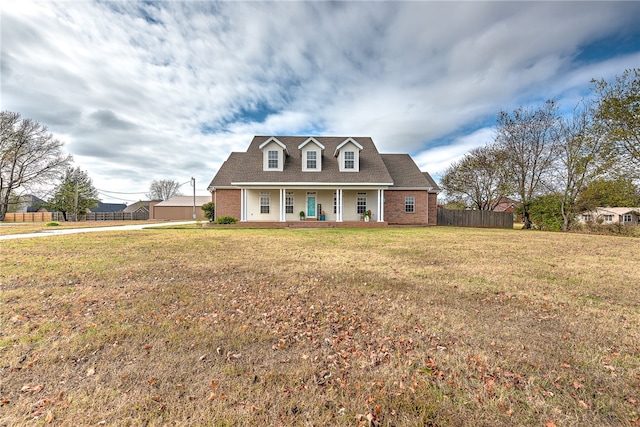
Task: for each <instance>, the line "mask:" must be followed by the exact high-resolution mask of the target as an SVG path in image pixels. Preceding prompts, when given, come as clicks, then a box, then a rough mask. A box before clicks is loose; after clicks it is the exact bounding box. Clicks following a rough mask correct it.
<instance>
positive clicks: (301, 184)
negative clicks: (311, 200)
mask: <svg viewBox="0 0 640 427" xmlns="http://www.w3.org/2000/svg"><path fill="white" fill-rule="evenodd" d="M283 184H286V185H287V187H289V188H291V187H311V186H315V187H335V186H343V187H349V188H354V189H355V188H358V187H362V188H364V187H390V186H392V185H393V182H282V181H277V182H232V183H231V185H233V186H236V187H249V186H255V187H267V186H271V187H278V188H279V187H281V186H282V185H283ZM423 190H424V189H423Z"/></svg>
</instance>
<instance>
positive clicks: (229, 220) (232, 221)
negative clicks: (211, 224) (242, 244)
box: [216, 216, 238, 224]
mask: <svg viewBox="0 0 640 427" xmlns="http://www.w3.org/2000/svg"><path fill="white" fill-rule="evenodd" d="M236 222H238V220H237V219H235V218H234V217H232V216H221V217H219V218H218V219H217V220H216V223H217V224H235V223H236Z"/></svg>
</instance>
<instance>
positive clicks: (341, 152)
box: [333, 138, 362, 172]
mask: <svg viewBox="0 0 640 427" xmlns="http://www.w3.org/2000/svg"><path fill="white" fill-rule="evenodd" d="M361 151H362V145H360V144H358V142H357V141H356V140H354V139H353V138H347V139H345V140H344V141H343V142H342V143H340V145H338V146H337V147H336V151H335V152H334V153H333V156H334V157H337V158H338V165H339V168H340V172H360V152H361Z"/></svg>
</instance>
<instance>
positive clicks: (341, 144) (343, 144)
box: [333, 137, 364, 157]
mask: <svg viewBox="0 0 640 427" xmlns="http://www.w3.org/2000/svg"><path fill="white" fill-rule="evenodd" d="M350 142H351V143H353V145H355V146H356V147H358V150H360V151H362V150H363V149H364V147H363V146H362V145H360V144H359V143H358V141H356V140H355V139H353V138H351V137H349V138H347V139H345V140H344V141H342V142H341V143H340V145H338V146H337V147H336V151H334V152H333V157H337V156H338V153H339V152H340V149H341V148H342V147H344V146H345V145H347V144H348V143H350Z"/></svg>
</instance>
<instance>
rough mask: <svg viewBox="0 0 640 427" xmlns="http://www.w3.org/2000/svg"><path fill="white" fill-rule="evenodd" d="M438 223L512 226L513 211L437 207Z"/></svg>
mask: <svg viewBox="0 0 640 427" xmlns="http://www.w3.org/2000/svg"><path fill="white" fill-rule="evenodd" d="M438 225H451V226H456V227H484V228H513V213H510V212H491V211H455V210H449V209H443V208H438Z"/></svg>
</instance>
